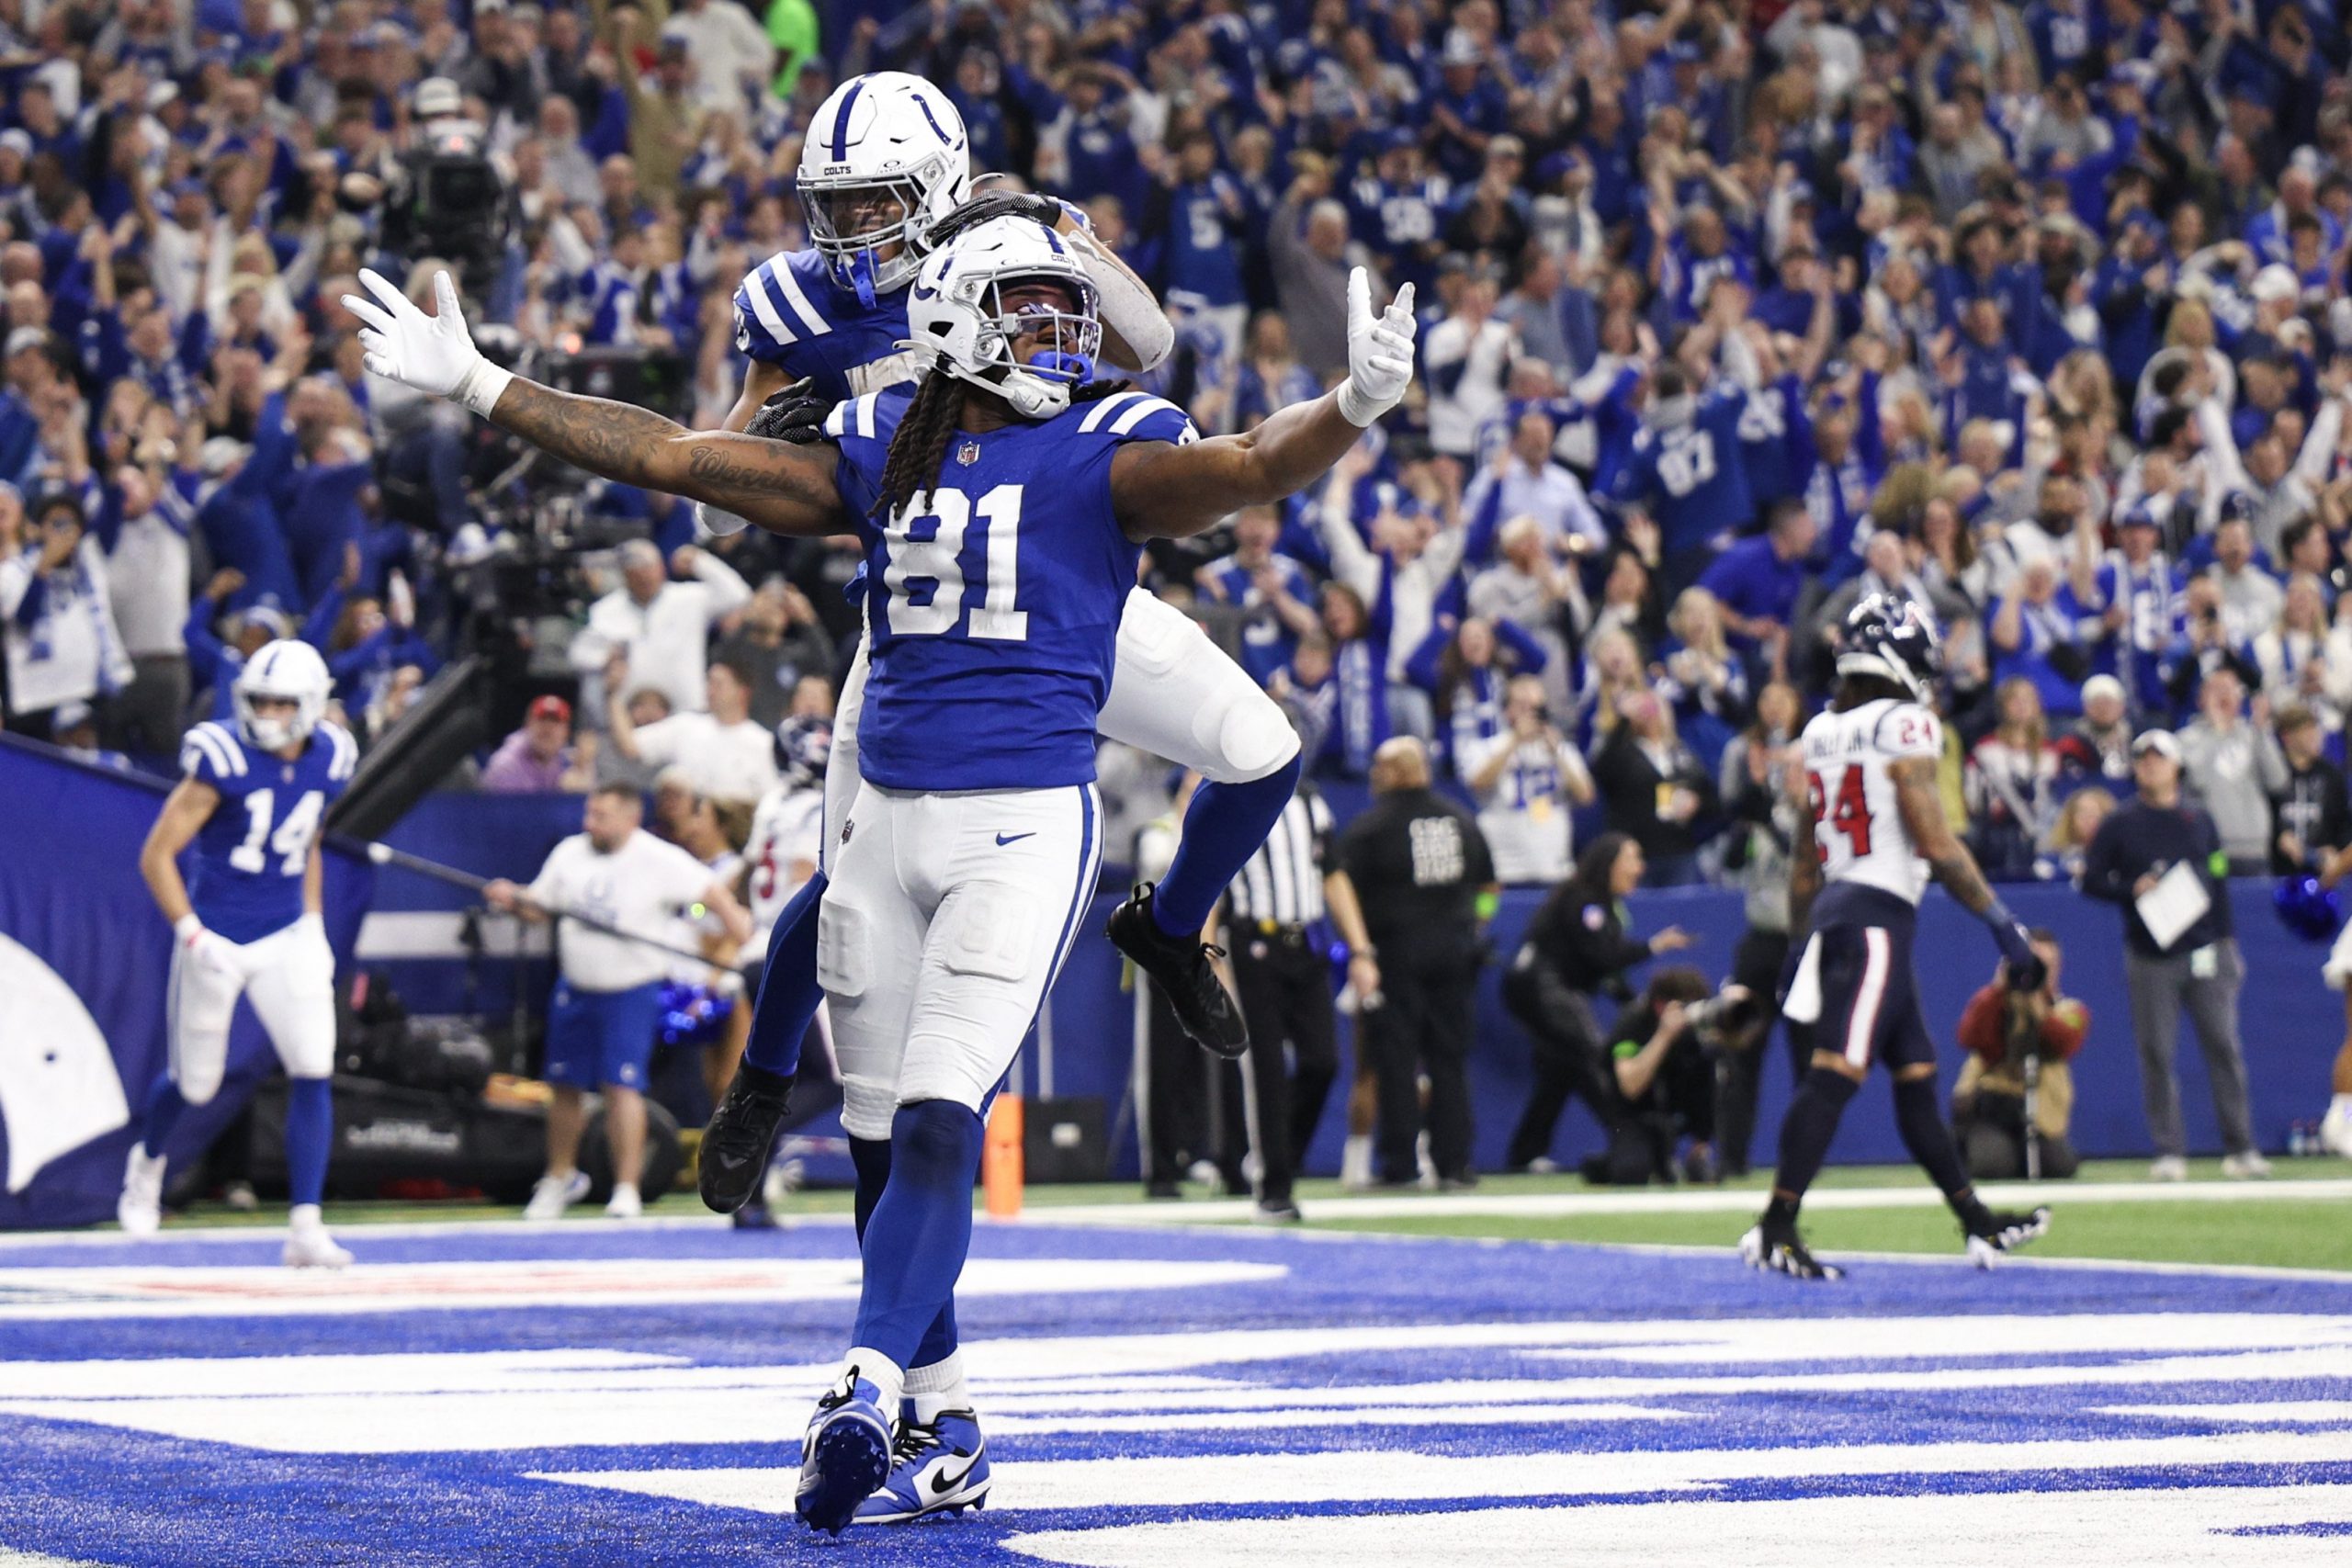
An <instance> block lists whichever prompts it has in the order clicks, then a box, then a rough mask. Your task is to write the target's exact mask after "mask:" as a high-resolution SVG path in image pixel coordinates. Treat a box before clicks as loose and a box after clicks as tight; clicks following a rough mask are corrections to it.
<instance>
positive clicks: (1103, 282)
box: [1063, 229, 1176, 370]
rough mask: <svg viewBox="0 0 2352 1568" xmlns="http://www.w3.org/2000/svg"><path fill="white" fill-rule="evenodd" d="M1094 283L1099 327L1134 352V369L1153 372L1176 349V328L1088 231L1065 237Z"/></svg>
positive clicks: (1147, 291) (1133, 275) (1150, 297)
mask: <svg viewBox="0 0 2352 1568" xmlns="http://www.w3.org/2000/svg"><path fill="white" fill-rule="evenodd" d="M1063 238H1065V239H1067V240H1068V241H1069V244H1070V248H1071V249H1072V250H1074V251H1076V252H1077V253H1078V256H1079V260H1080V262H1082V263H1083V264H1084V265H1085V267H1086V276H1089V277H1091V278H1092V279H1093V280H1094V292H1095V294H1096V296H1097V299H1098V300H1099V304H1098V307H1097V308H1098V309H1099V310H1101V311H1102V312H1103V325H1104V326H1106V327H1109V328H1110V329H1111V330H1112V331H1113V332H1114V333H1118V334H1119V339H1120V341H1121V342H1123V343H1125V344H1126V345H1127V346H1128V347H1129V348H1131V349H1133V350H1135V354H1136V368H1137V369H1138V370H1156V369H1158V368H1159V367H1160V365H1161V364H1162V363H1163V362H1164V361H1166V359H1167V358H1168V355H1169V354H1170V351H1171V350H1173V349H1174V348H1175V346H1176V329H1175V328H1174V327H1171V326H1170V325H1169V324H1168V317H1167V315H1166V313H1165V312H1163V311H1162V310H1160V308H1159V300H1157V299H1153V298H1152V294H1151V290H1150V289H1148V288H1145V287H1144V286H1143V283H1142V282H1141V280H1139V279H1138V278H1137V277H1136V275H1135V274H1134V273H1132V272H1129V271H1128V270H1127V269H1126V268H1125V266H1123V265H1120V263H1119V260H1118V258H1117V257H1115V256H1114V255H1113V254H1111V253H1110V251H1109V250H1107V249H1106V248H1104V246H1103V243H1102V242H1101V241H1099V240H1097V239H1096V238H1095V237H1094V235H1093V233H1092V231H1090V230H1085V229H1080V231H1078V232H1076V233H1074V234H1067V235H1064V236H1063Z"/></svg>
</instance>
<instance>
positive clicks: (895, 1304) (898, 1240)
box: [850, 1100, 980, 1367]
mask: <svg viewBox="0 0 2352 1568" xmlns="http://www.w3.org/2000/svg"><path fill="white" fill-rule="evenodd" d="M979 1171H980V1119H979V1117H978V1115H976V1114H974V1113H973V1112H972V1111H970V1110H968V1109H967V1108H966V1107H964V1106H961V1105H958V1104H956V1102H954V1101H953V1100H923V1101H922V1102H921V1103H919V1104H915V1105H902V1106H900V1107H899V1114H898V1116H897V1118H896V1119H895V1120H894V1121H893V1122H892V1124H891V1130H890V1180H889V1184H888V1186H887V1187H885V1188H884V1189H883V1192H882V1201H880V1202H879V1203H876V1205H875V1206H874V1215H873V1218H872V1219H870V1220H868V1221H867V1222H866V1227H865V1248H864V1250H865V1287H864V1290H863V1292H862V1293H861V1295H860V1297H859V1299H858V1303H857V1326H856V1327H855V1328H854V1329H853V1330H852V1331H851V1335H850V1343H851V1344H853V1345H862V1346H865V1347H868V1348H872V1349H875V1350H879V1351H880V1352H881V1353H882V1354H883V1355H885V1356H888V1357H889V1358H890V1359H891V1360H893V1361H895V1362H897V1363H898V1364H899V1366H901V1367H911V1366H916V1365H920V1364H922V1348H923V1344H924V1341H925V1339H926V1338H927V1337H929V1336H930V1335H931V1333H932V1330H933V1325H935V1324H937V1323H938V1321H939V1319H940V1316H941V1313H942V1310H943V1309H944V1307H945V1306H946V1305H947V1303H948V1301H949V1299H950V1298H951V1297H952V1296H953V1295H954V1294H955V1292H956V1276H957V1275H959V1274H961V1273H962V1272H963V1271H964V1254H965V1253H966V1252H967V1250H969V1249H970V1247H971V1245H972V1183H973V1180H974V1179H976V1178H977V1177H978V1175H979ZM934 1359H935V1358H934Z"/></svg>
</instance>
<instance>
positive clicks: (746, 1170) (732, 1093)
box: [695, 1062, 792, 1214]
mask: <svg viewBox="0 0 2352 1568" xmlns="http://www.w3.org/2000/svg"><path fill="white" fill-rule="evenodd" d="M791 1104H792V1080H791V1079H790V1078H787V1077H783V1076H781V1075H779V1074H776V1073H772V1072H769V1071H768V1070H767V1069H766V1068H765V1067H755V1066H752V1064H751V1063H749V1062H741V1063H738V1064H737V1065H736V1067H735V1081H734V1082H733V1083H730V1084H729V1085H728V1086H727V1098H725V1099H724V1100H720V1101H719V1102H718V1110H716V1111H712V1112H711V1113H710V1125H709V1126H708V1127H707V1128H706V1129H704V1131H703V1135H702V1149H701V1151H700V1152H699V1153H698V1154H697V1155H696V1156H695V1182H696V1184H697V1185H698V1186H700V1187H701V1189H702V1201H703V1202H704V1203H705V1204H707V1206H708V1207H710V1208H711V1209H712V1210H714V1211H716V1212H717V1213H722V1214H731V1213H734V1212H735V1211H736V1210H738V1209H740V1208H741V1207H742V1206H743V1205H744V1204H745V1203H747V1202H749V1201H751V1198H752V1193H754V1192H756V1191H758V1190H760V1181H761V1179H762V1178H763V1177H764V1176H766V1175H767V1170H768V1151H769V1150H771V1149H773V1148H775V1134H776V1129H777V1128H779V1127H781V1126H783V1125H784V1113H785V1111H787V1110H788V1109H790V1107H791Z"/></svg>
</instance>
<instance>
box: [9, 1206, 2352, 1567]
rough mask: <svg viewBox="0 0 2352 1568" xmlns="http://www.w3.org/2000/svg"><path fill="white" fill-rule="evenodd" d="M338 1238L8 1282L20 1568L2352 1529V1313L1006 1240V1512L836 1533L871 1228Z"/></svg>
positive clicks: (2033, 1541)
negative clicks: (327, 1248) (863, 1235)
mask: <svg viewBox="0 0 2352 1568" xmlns="http://www.w3.org/2000/svg"><path fill="white" fill-rule="evenodd" d="M348 1239H349V1240H350V1242H351V1243H352V1245H353V1247H354V1249H355V1250H356V1251H357V1252H358V1253H359V1254H360V1258H361V1264H360V1266H359V1267H357V1268H355V1269H351V1270H350V1271H348V1272H347V1273H345V1274H342V1275H338V1276H327V1275H317V1274H296V1273H291V1272H288V1271H286V1270H283V1269H278V1268H277V1267H276V1266H275V1265H276V1258H277V1240H276V1239H275V1238H274V1237H273V1236H270V1235H264V1234H254V1235H229V1234H227V1233H209V1234H194V1235H187V1234H184V1235H178V1236H171V1235H167V1236H165V1237H164V1238H162V1239H160V1240H157V1241H153V1242H150V1243H146V1244H143V1245H142V1244H131V1243H123V1242H119V1241H116V1240H114V1239H112V1238H105V1239H101V1238H96V1237H93V1238H89V1239H86V1240H72V1241H58V1240H27V1241H23V1242H5V1243H0V1454H5V1455H6V1461H5V1472H6V1476H7V1479H8V1484H7V1486H6V1487H5V1488H0V1547H5V1548H13V1549H16V1550H18V1551H33V1552H42V1553H49V1554H52V1555H54V1556H56V1557H59V1558H62V1559H65V1560H67V1561H69V1562H73V1561H81V1562H107V1563H125V1564H128V1563H174V1564H179V1563H187V1564H195V1563H220V1562H236V1563H240V1564H256V1565H258V1564H288V1565H292V1564H304V1565H308V1564H315V1563H322V1562H364V1563H369V1564H377V1563H423V1562H498V1563H510V1562H511V1563H550V1562H560V1563H582V1564H588V1563H623V1562H626V1563H669V1562H675V1563H680V1564H684V1563H695V1564H720V1563H737V1562H741V1563H753V1562H757V1563H775V1562H803V1561H820V1560H827V1559H820V1557H819V1555H818V1554H819V1553H820V1552H827V1551H857V1552H860V1553H862V1554H865V1555H864V1560H870V1561H874V1562H908V1563H925V1564H930V1563H937V1564H948V1563H954V1564H986V1563H1037V1562H1069V1563H1101V1564H1113V1565H1125V1564H1134V1565H1136V1568H1156V1565H1159V1564H1178V1563H1181V1564H1182V1565H1184V1568H1217V1565H1220V1564H1226V1563H1233V1564H1236V1565H1238V1564H1241V1563H1245V1562H1248V1563H1257V1564H1263V1563H1265V1562H1282V1563H1283V1568H1304V1565H1306V1564H1310V1563H1318V1562H1333V1563H1339V1562H1347V1563H1351V1564H1353V1565H1356V1568H1363V1565H1364V1564H1371V1563H1381V1562H1415V1563H1417V1564H1454V1563H1460V1564H1464V1565H1468V1564H1479V1563H1483V1564H1488V1565H1491V1564H1493V1563H1495V1562H1500V1561H1512V1562H1520V1561H1524V1562H1571V1561H1573V1562H1588V1563H1597V1562H1670V1561H1682V1560H1685V1559H1686V1558H1687V1556H1688V1554H1689V1552H1690V1551H1691V1549H1692V1548H1693V1546H1694V1543H1702V1542H1710V1541H1712V1542H1713V1543H1715V1545H1714V1547H1713V1549H1712V1550H1713V1551H1715V1552H1716V1553H1717V1555H1716V1556H1714V1557H1713V1558H1712V1559H1711V1561H1721V1562H1741V1563H1763V1564H1778V1563H1783V1562H1785V1563H1788V1564H1791V1565H1792V1568H1794V1565H1796V1564H1799V1563H1803V1564H1805V1565H1807V1568H1823V1565H1831V1564H1843V1563H1854V1564H1858V1565H1859V1564H1864V1563H1868V1564H1871V1568H1883V1565H1884V1564H1885V1563H1887V1562H1901V1563H1903V1564H1904V1565H1905V1568H1920V1565H1928V1564H1938V1563H1945V1562H1950V1563H1953V1564H1961V1563H1967V1564H1970V1565H1971V1568H1983V1564H1984V1563H1985V1562H1992V1561H1996V1560H2007V1561H2016V1560H2018V1553H2019V1552H2021V1553H2025V1554H2028V1555H2030V1556H2031V1557H2032V1558H2034V1559H2035V1560H2038V1561H2044V1562H2053V1563H2058V1562H2063V1563H2066V1564H2069V1565H2073V1564H2083V1563H2102V1562H2118V1563H2121V1562H2149V1561H2152V1560H2157V1559H2161V1560H2165V1561H2176V1562H2196V1563H2199V1564H2205V1563H2237V1562H2308V1561H2313V1560H2314V1559H2313V1558H2312V1556H2311V1553H2312V1551H2313V1550H2314V1548H2316V1549H2318V1550H2319V1551H2320V1552H2321V1553H2322V1554H2323V1555H2324V1553H2325V1552H2326V1551H2327V1549H2328V1547H2329V1546H2331V1545H2333V1544H2335V1542H2336V1540H2337V1539H2338V1538H2339V1537H2340V1536H2342V1535H2343V1534H2344V1532H2346V1530H2347V1529H2352V1281H2336V1280H2321V1279H2303V1278H2298V1277H2293V1276H2289V1275H2283V1274H2267V1275H2266V1274H2259V1273H2256V1272H2254V1271H2245V1272H2238V1273H2226V1272H2199V1271H2195V1270H2187V1269H2181V1270H2174V1269H2138V1268H2107V1267H2088V1266H2082V1267H2070V1266H2061V1265H2052V1264H2043V1265H2038V1266H2030V1267H2024V1266H2021V1267H2011V1268H2007V1269H2001V1270H1998V1271H1996V1272H1994V1273H1991V1274H1979V1273H1976V1272H1974V1271H1973V1270H1970V1269H1966V1268H1964V1267H1962V1266H1961V1265H1960V1263H1959V1262H1958V1259H1957V1258H1956V1257H1955V1258H1954V1259H1952V1260H1951V1261H1948V1262H1947V1261H1941V1260H1919V1261H1878V1260H1871V1259H1864V1260H1861V1261H1860V1263H1859V1264H1858V1265H1857V1267H1856V1269H1855V1272H1854V1275H1853V1277H1852V1278H1851V1279H1850V1280H1848V1281H1846V1282H1845V1283H1844V1284H1842V1285H1837V1286H1808V1285H1802V1284H1799V1283H1797V1282H1795V1281H1792V1280H1785V1279H1781V1278H1779V1277H1776V1276H1763V1275H1757V1274H1752V1273H1749V1272H1747V1270H1745V1269H1741V1268H1740V1267H1739V1266H1738V1265H1737V1263H1736V1261H1735V1260H1734V1258H1733V1257H1732V1255H1731V1253H1730V1251H1729V1249H1728V1248H1726V1249H1725V1250H1724V1251H1723V1252H1720V1253H1710V1254H1701V1253H1689V1252H1682V1253H1665V1252H1637V1251H1620V1250H1611V1249H1605V1248H1593V1247H1544V1246H1537V1245H1532V1244H1523V1243H1509V1244H1498V1243H1479V1242H1459V1241H1442V1240H1421V1239H1404V1238H1396V1239H1388V1238H1378V1237H1362V1236H1352V1235H1351V1236H1337V1235H1297V1234H1264V1233H1257V1232H1250V1231H1232V1232H1211V1231H1204V1230H1185V1231H1175V1232H1170V1231H1159V1230H1155V1231H1152V1232H1149V1233H1129V1232H1119V1231H1105V1230H1097V1229H1076V1228H1069V1229H1057V1228H1054V1227H1052V1226H1051V1225H1050V1224H1021V1225H1017V1226H1000V1225H982V1226H981V1227H979V1229H978V1232H977V1234H976V1235H975V1237H974V1246H973V1261H972V1264H971V1266H970V1268H969V1269H967V1273H966V1276H965V1280H964V1284H963V1286H962V1289H961V1291H960V1292H959V1303H960V1305H961V1306H962V1308H963V1316H964V1320H965V1337H966V1349H965V1355H966V1359H967V1362H968V1364H969V1366H970V1369H971V1373H972V1379H973V1393H974V1396H975V1401H976V1403H977V1404H978V1408H979V1414H980V1420H981V1423H982V1426H983V1428H984V1430H985V1431H986V1433H987V1438H988V1442H989V1452H990V1454H991V1456H992V1457H993V1459H994V1461H995V1462H996V1464H997V1465H998V1467H999V1468H998V1471H997V1476H996V1488H995V1492H994V1493H993V1495H991V1496H990V1498H989V1508H988V1509H987V1511H985V1512H984V1513H975V1514H970V1515H967V1516H965V1517H961V1518H958V1519H955V1520H952V1521H945V1520H943V1521H935V1522H932V1523H926V1524H921V1525H916V1526H910V1527H904V1528H880V1529H863V1530H860V1531H857V1532H855V1533H854V1535H852V1536H851V1537H849V1538H846V1539H845V1540H844V1541H843V1542H842V1543H839V1544H836V1543H831V1542H820V1541H819V1540H816V1539H815V1538H812V1537H811V1536H810V1535H809V1533H808V1532H807V1531H806V1530H805V1529H802V1528H800V1527H799V1526H797V1524H796V1523H794V1521H793V1520H792V1518H791V1517H790V1515H791V1507H792V1495H793V1486H794V1481H795V1472H796V1471H797V1466H798V1463H799V1457H800V1456H799V1434H800V1429H801V1427H802V1426H803V1425H804V1424H805V1422H806V1421H807V1419H808V1416H809V1411H810V1409H811V1407H812V1405H813V1403H814V1401H815V1398H816V1396H817V1395H818V1393H820V1392H822V1390H823V1387H824V1385H825V1382H826V1380H827V1378H828V1377H829V1375H830V1374H831V1369H832V1367H833V1365H834V1363H835V1361H836V1359H837V1358H838V1357H839V1355H840V1353H841V1350H842V1348H843V1343H844V1340H843V1336H844V1333H845V1331H846V1328H847V1325H848V1322H849V1318H850V1316H851V1314H852V1313H853V1311H854V1306H855V1292H856V1266H855V1260H854V1256H853V1252H852V1247H851V1242H850V1231H849V1227H848V1225H847V1224H846V1223H832V1222H812V1223H809V1224H805V1225H803V1226H801V1227H798V1228H797V1229H790V1230H786V1231H782V1232H776V1233H767V1234H759V1233H738V1232H734V1231H730V1230H727V1229H723V1228H719V1227H717V1226H713V1225H707V1224H660V1223H656V1224H646V1225H642V1226H637V1227H608V1226H605V1225H601V1224H567V1225H562V1226H553V1227H547V1228H543V1229H529V1228H524V1227H520V1226H514V1225H503V1226H481V1227H465V1226H450V1227H419V1228H417V1229H413V1230H402V1229H400V1228H397V1227H394V1228H388V1229H386V1230H382V1231H370V1230H367V1229H359V1230H355V1231H352V1232H351V1233H349V1236H348ZM2001 1543H2007V1544H2001ZM2011 1548H2016V1549H2017V1551H2015V1552H2013V1551H2011ZM1645 1553H1646V1555H1645ZM1678 1553H1679V1554H1680V1555H1677V1554H1678ZM1506 1554H1507V1555H1506Z"/></svg>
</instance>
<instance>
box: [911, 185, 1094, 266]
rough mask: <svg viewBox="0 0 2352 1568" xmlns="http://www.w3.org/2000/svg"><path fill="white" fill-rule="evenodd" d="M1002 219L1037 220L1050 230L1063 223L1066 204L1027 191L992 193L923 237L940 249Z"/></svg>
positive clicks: (933, 246) (926, 241)
mask: <svg viewBox="0 0 2352 1568" xmlns="http://www.w3.org/2000/svg"><path fill="white" fill-rule="evenodd" d="M999 218H1034V219H1035V220H1037V221H1038V222H1040V223H1043V224H1044V225H1046V227H1047V228H1048V229H1050V228H1052V227H1054V226H1055V225H1056V224H1057V223H1059V222H1060V221H1061V220H1062V204H1061V203H1060V202H1058V201H1056V200H1055V199H1054V198H1053V197H1050V196H1038V195H1035V194H1034V193H1031V192H1026V191H1014V190H992V191H989V192H986V193H985V194H983V195H980V196H976V197H973V198H972V199H971V200H969V201H967V202H966V203H964V205H963V206H961V207H958V208H957V209H955V210H954V211H953V212H950V213H949V214H948V215H947V216H946V217H944V218H943V219H941V220H939V221H938V222H936V223H934V224H933V225H932V226H931V232H930V233H928V234H925V235H924V236H923V243H925V244H926V245H929V246H930V247H931V248H932V249H933V250H934V251H935V250H938V249H940V248H941V247H942V246H944V245H946V244H948V243H951V242H952V241H954V239H955V238H956V235H958V234H961V233H963V232H965V231H967V230H971V229H977V228H978V227H979V226H980V225H981V224H983V223H987V222H989V221H991V220H995V219H999Z"/></svg>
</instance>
